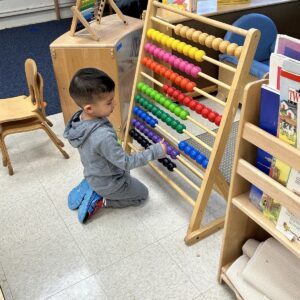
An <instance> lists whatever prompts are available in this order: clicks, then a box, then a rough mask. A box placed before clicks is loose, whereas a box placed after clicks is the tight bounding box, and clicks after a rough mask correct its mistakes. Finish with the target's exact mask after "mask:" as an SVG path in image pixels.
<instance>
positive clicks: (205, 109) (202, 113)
mask: <svg viewBox="0 0 300 300" xmlns="http://www.w3.org/2000/svg"><path fill="white" fill-rule="evenodd" d="M209 113H210V109H209V108H207V107H205V108H203V109H202V111H201V115H202V117H203V118H205V119H207V117H208V114H209Z"/></svg>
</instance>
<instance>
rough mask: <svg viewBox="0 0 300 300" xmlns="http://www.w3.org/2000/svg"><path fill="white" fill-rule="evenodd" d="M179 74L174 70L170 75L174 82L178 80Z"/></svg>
mask: <svg viewBox="0 0 300 300" xmlns="http://www.w3.org/2000/svg"><path fill="white" fill-rule="evenodd" d="M178 76H179V74H177V73H174V72H173V74H172V75H171V76H170V80H171V81H172V82H175V80H176V78H177V77H178Z"/></svg>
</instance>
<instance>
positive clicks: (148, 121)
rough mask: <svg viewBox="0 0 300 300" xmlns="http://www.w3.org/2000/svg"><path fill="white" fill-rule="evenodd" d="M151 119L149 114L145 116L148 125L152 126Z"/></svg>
mask: <svg viewBox="0 0 300 300" xmlns="http://www.w3.org/2000/svg"><path fill="white" fill-rule="evenodd" d="M151 119H152V118H151V117H150V116H149V115H148V114H147V115H146V116H145V119H144V120H145V122H147V124H149V125H150V121H151Z"/></svg>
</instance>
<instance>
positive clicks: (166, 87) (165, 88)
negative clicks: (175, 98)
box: [162, 84, 170, 93]
mask: <svg viewBox="0 0 300 300" xmlns="http://www.w3.org/2000/svg"><path fill="white" fill-rule="evenodd" d="M169 87H170V86H169V85H168V84H164V85H163V88H162V89H163V91H164V92H165V93H166V91H167V90H168V88H169Z"/></svg>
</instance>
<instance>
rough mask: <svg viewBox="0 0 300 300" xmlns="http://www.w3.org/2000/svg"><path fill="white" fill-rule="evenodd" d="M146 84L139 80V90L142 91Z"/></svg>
mask: <svg viewBox="0 0 300 300" xmlns="http://www.w3.org/2000/svg"><path fill="white" fill-rule="evenodd" d="M144 85H145V84H144V82H139V83H138V84H137V88H138V90H139V91H141V90H142V87H143V86H144Z"/></svg>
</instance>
